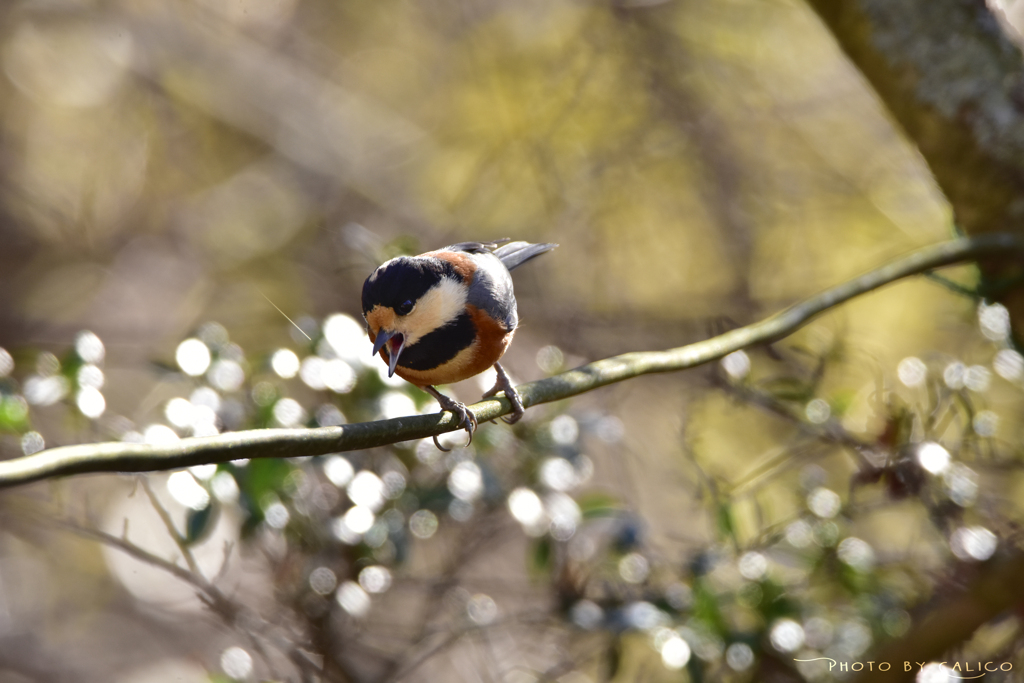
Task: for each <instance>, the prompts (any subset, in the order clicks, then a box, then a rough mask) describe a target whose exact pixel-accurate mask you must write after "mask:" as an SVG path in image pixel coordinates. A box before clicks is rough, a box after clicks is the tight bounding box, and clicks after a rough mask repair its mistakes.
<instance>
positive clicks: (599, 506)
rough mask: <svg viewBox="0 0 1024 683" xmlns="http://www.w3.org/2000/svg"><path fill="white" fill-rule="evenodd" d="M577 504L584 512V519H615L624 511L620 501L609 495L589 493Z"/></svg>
mask: <svg viewBox="0 0 1024 683" xmlns="http://www.w3.org/2000/svg"><path fill="white" fill-rule="evenodd" d="M576 504H577V505H579V506H580V511H582V512H583V519H595V518H597V517H613V516H615V515H617V514H619V513H620V512H621V511H622V504H621V503H620V502H619V501H618V499H617V498H615V497H614V496H612V495H609V494H607V493H588V494H587V495H585V496H581V497H580V498H579V500H577V501H576Z"/></svg>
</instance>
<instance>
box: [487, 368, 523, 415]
mask: <svg viewBox="0 0 1024 683" xmlns="http://www.w3.org/2000/svg"><path fill="white" fill-rule="evenodd" d="M494 369H495V370H496V371H497V373H498V379H497V381H495V383H494V386H493V387H491V388H490V390H488V392H487V393H486V394H484V398H490V397H491V396H495V395H497V393H498V392H499V391H501V392H504V394H505V398H507V399H508V400H509V403H511V404H512V414H511V415H508V416H506V417H503V418H501V419H502V420H503V421H504V422H505V423H506V424H510V425H514V424H515V423H516V422H519V420H520V418H522V417H523V415H525V414H526V408H524V407H523V399H521V398H520V397H519V392H518V391H516V388H515V387H514V386H512V380H510V379H509V378H508V375H507V374H505V369H504V368H502V367H501V363H495V364H494Z"/></svg>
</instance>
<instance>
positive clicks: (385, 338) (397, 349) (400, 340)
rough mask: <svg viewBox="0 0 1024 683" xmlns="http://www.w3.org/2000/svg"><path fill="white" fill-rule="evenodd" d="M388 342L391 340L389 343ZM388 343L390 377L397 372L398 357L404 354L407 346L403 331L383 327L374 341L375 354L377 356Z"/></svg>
mask: <svg viewBox="0 0 1024 683" xmlns="http://www.w3.org/2000/svg"><path fill="white" fill-rule="evenodd" d="M388 342H391V343H390V344H388ZM385 344H387V345H388V377H392V376H393V375H394V374H395V368H396V367H398V357H399V356H400V355H402V349H404V348H405V335H404V334H402V333H401V332H394V331H388V330H384V329H382V330H381V331H380V332H378V333H377V339H376V340H375V341H374V342H373V355H374V356H376V355H377V354H378V353H380V350H381V349H382V348H383V347H384V345H385Z"/></svg>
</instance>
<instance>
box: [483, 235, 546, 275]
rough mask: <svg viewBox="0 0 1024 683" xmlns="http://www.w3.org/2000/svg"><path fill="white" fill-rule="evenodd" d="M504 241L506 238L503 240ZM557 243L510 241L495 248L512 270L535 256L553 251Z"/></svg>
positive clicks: (496, 254)
mask: <svg viewBox="0 0 1024 683" xmlns="http://www.w3.org/2000/svg"><path fill="white" fill-rule="evenodd" d="M502 241H504V240H502ZM557 246H558V245H557V244H530V243H529V242H509V243H508V244H502V245H501V246H499V247H498V248H497V249H495V250H494V255H495V256H497V257H498V258H499V259H501V262H502V263H503V264H504V265H505V267H506V268H508V269H509V270H512V269H513V268H517V267H518V266H521V265H523V264H524V263H526V262H527V261H529V260H530V259H532V258H533V257H534V256H540V255H541V254H543V253H544V252H547V251H551V250H552V249H554V248H555V247H557Z"/></svg>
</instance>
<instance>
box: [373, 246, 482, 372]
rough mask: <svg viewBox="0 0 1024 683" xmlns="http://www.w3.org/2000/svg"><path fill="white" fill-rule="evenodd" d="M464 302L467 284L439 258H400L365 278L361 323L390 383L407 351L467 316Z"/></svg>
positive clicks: (387, 263)
mask: <svg viewBox="0 0 1024 683" xmlns="http://www.w3.org/2000/svg"><path fill="white" fill-rule="evenodd" d="M466 297H467V286H466V283H465V282H464V281H463V280H462V278H461V277H460V276H459V275H458V274H457V273H456V272H455V270H454V268H453V267H452V265H451V264H450V263H449V262H447V261H444V260H441V259H438V258H432V257H426V256H400V257H398V258H394V259H391V260H390V261H387V262H386V263H384V264H382V265H381V266H380V267H378V268H377V269H376V270H375V271H373V273H371V274H370V277H368V278H366V282H364V283H363V317H364V318H366V324H367V328H368V331H369V334H370V339H371V340H372V341H373V353H374V355H376V354H378V353H381V357H382V358H384V360H385V362H387V364H388V376H389V377H390V376H392V375H393V374H395V368H396V367H397V366H398V362H399V357H400V356H401V355H402V352H403V351H404V350H405V349H407V348H409V347H410V346H413V345H415V344H416V343H417V342H418V341H419V340H420V339H422V338H423V337H424V336H426V335H427V334H430V333H431V332H433V331H434V330H436V329H438V328H440V327H444V326H445V325H447V324H449V323H450V322H452V321H453V320H455V318H457V317H458V316H459V314H461V313H462V312H463V311H464V310H465V308H466Z"/></svg>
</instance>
